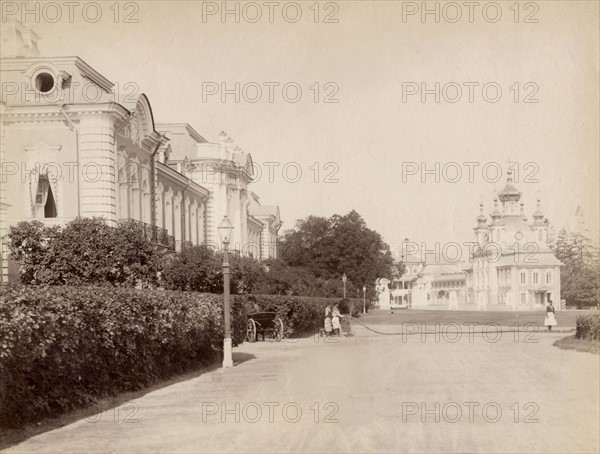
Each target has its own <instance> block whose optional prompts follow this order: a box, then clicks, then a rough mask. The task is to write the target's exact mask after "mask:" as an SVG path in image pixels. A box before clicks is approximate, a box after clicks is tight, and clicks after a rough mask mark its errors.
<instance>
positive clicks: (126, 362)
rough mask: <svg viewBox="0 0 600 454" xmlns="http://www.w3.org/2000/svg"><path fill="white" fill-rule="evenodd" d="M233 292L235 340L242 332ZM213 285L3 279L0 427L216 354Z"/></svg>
mask: <svg viewBox="0 0 600 454" xmlns="http://www.w3.org/2000/svg"><path fill="white" fill-rule="evenodd" d="M243 310H244V309H243V306H242V305H241V304H240V303H239V302H233V304H232V312H233V317H232V320H233V343H234V345H235V344H238V343H240V342H242V341H243V337H244V335H245V317H244V312H243ZM222 342H223V300H222V296H220V295H211V294H201V293H186V292H176V291H161V290H135V289H125V288H104V287H102V288H101V287H66V286H61V287H38V286H9V287H3V288H2V289H1V295H0V427H18V426H21V425H23V424H24V423H28V422H35V421H38V420H40V419H41V418H43V417H47V416H52V415H56V414H59V413H62V412H64V411H68V410H71V409H74V408H78V407H83V406H87V405H90V404H92V403H93V402H95V401H96V400H98V399H100V398H103V397H106V396H109V395H115V394H116V393H118V392H121V391H131V390H138V389H141V388H143V387H145V386H148V385H150V384H152V383H155V382H157V381H159V380H161V379H164V378H167V377H169V376H172V375H173V374H177V373H181V372H184V371H187V370H190V369H192V368H194V367H197V366H198V365H202V364H207V363H209V362H210V361H214V360H215V359H217V358H219V357H220V356H221V354H222V348H223V347H222Z"/></svg>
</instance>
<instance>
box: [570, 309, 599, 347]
mask: <svg viewBox="0 0 600 454" xmlns="http://www.w3.org/2000/svg"><path fill="white" fill-rule="evenodd" d="M576 328H577V329H576V331H575V338H577V339H584V340H591V341H597V340H600V314H587V315H580V316H578V317H577V321H576Z"/></svg>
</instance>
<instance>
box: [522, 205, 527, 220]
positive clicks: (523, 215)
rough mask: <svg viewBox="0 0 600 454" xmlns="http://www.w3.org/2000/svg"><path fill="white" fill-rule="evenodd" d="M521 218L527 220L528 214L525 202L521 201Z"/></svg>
mask: <svg viewBox="0 0 600 454" xmlns="http://www.w3.org/2000/svg"><path fill="white" fill-rule="evenodd" d="M521 219H523V220H524V221H526V220H527V216H525V204H524V203H523V202H521Z"/></svg>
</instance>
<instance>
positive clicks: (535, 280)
mask: <svg viewBox="0 0 600 454" xmlns="http://www.w3.org/2000/svg"><path fill="white" fill-rule="evenodd" d="M539 281H540V273H538V272H537V271H534V272H533V284H534V285H537V284H539V283H540V282H539Z"/></svg>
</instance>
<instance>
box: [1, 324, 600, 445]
mask: <svg viewBox="0 0 600 454" xmlns="http://www.w3.org/2000/svg"><path fill="white" fill-rule="evenodd" d="M377 328H378V329H380V330H383V329H385V328H386V327H385V326H382V325H378V326H377ZM387 328H389V330H393V329H394V328H397V326H395V327H394V326H389V327H387ZM354 332H355V336H354V337H351V338H342V339H340V340H339V342H331V343H323V342H322V340H320V341H319V342H315V339H303V340H301V341H298V342H295V343H293V342H282V343H270V342H264V343H263V342H259V343H256V344H244V345H243V346H241V347H239V348H236V349H235V350H234V352H235V354H234V360H238V361H241V362H239V363H238V364H237V365H236V367H234V368H233V369H228V370H220V369H219V370H214V371H212V372H207V373H205V374H203V375H201V376H199V377H197V378H193V379H190V380H187V381H183V382H180V383H176V384H174V385H171V386H168V387H164V388H162V389H159V390H157V391H153V392H150V393H148V394H146V395H144V396H142V397H139V398H136V399H135V400H134V401H133V402H132V404H131V405H129V406H127V405H121V407H119V411H118V413H117V412H116V411H115V410H114V409H112V410H109V411H107V412H106V413H104V414H102V415H100V417H99V420H98V421H97V422H89V421H86V420H81V421H78V422H76V423H74V424H71V425H69V426H66V427H62V428H60V429H57V430H54V431H52V432H47V433H44V434H41V435H38V436H36V437H33V438H31V439H29V440H27V441H25V442H23V443H21V444H19V445H16V446H13V447H11V448H10V449H9V450H8V452H54V453H70V452H72V453H74V452H77V453H81V452H115V453H117V452H128V453H132V452H135V453H142V452H220V451H221V452H392V451H393V452H448V451H460V452H465V451H466V452H577V453H583V452H598V449H599V435H598V422H599V421H600V415H599V408H598V405H599V399H600V395H599V390H598V378H599V359H598V357H597V356H595V355H592V354H590V353H579V352H573V351H565V350H560V349H558V348H556V347H553V346H552V343H553V342H554V341H555V340H557V339H558V338H560V337H562V336H564V335H565V334H560V333H556V334H547V333H538V334H535V335H534V336H533V338H532V339H531V340H536V339H537V340H538V342H537V343H532V342H529V343H524V342H523V340H524V335H521V336H519V339H518V340H519V342H515V340H516V339H515V334H514V333H503V334H501V335H500V338H499V339H498V340H497V341H496V342H492V340H493V337H495V336H491V335H490V336H488V338H487V340H486V339H485V338H483V337H482V335H474V336H473V337H472V338H470V336H469V335H468V332H467V331H466V330H465V332H464V333H463V334H462V335H460V336H459V338H458V339H456V338H454V337H452V336H451V335H450V333H449V332H448V333H446V335H445V336H443V337H442V338H438V342H436V338H435V335H432V334H429V335H426V336H425V337H421V336H420V335H412V336H408V337H405V338H403V337H401V336H381V335H376V334H373V333H370V332H368V331H366V330H365V329H364V328H361V327H360V326H356V325H355V326H354ZM454 341H456V342H454Z"/></svg>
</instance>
